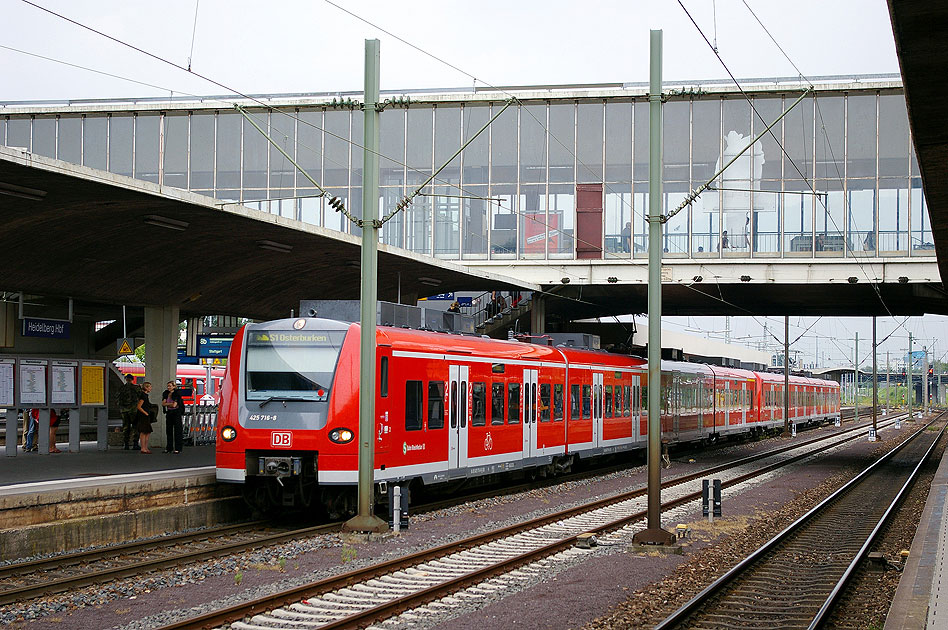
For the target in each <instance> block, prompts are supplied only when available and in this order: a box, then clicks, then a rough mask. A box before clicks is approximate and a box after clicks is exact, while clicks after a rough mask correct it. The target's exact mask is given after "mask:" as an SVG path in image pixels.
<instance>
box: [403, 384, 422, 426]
mask: <svg viewBox="0 0 948 630" xmlns="http://www.w3.org/2000/svg"><path fill="white" fill-rule="evenodd" d="M421 385H422V383H421V381H406V382H405V430H406V431H420V430H421V426H422V409H423V407H424V396H423V395H422V389H421Z"/></svg>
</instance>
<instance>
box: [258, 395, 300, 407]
mask: <svg viewBox="0 0 948 630" xmlns="http://www.w3.org/2000/svg"><path fill="white" fill-rule="evenodd" d="M274 400H279V401H280V402H282V403H283V406H284V407H285V406H286V403H287V402H313V401H312V400H310V399H308V398H299V397H293V396H270V397H269V398H267V399H266V400H264V401H263V402H262V403H260V408H261V409H263V408H264V407H266V406H267V405H269V404H270V403H272V402H273V401H274Z"/></svg>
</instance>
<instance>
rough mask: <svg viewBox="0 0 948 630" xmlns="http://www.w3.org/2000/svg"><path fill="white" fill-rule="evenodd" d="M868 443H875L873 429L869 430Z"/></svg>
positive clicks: (874, 431)
mask: <svg viewBox="0 0 948 630" xmlns="http://www.w3.org/2000/svg"><path fill="white" fill-rule="evenodd" d="M869 441H870V442H875V441H876V430H875V429H869Z"/></svg>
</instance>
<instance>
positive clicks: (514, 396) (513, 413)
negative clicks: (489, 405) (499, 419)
mask: <svg viewBox="0 0 948 630" xmlns="http://www.w3.org/2000/svg"><path fill="white" fill-rule="evenodd" d="M507 424H520V383H510V384H509V385H508V386H507Z"/></svg>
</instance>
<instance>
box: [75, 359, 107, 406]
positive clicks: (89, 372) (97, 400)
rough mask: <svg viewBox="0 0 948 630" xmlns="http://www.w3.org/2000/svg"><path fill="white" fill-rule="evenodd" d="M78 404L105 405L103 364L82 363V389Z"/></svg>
mask: <svg viewBox="0 0 948 630" xmlns="http://www.w3.org/2000/svg"><path fill="white" fill-rule="evenodd" d="M80 404H81V405H82V406H83V407H102V406H104V405H105V364H104V363H85V362H84V363H83V364H82V389H81V397H80Z"/></svg>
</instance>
